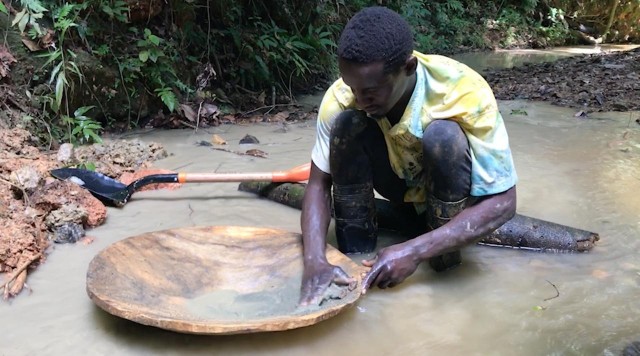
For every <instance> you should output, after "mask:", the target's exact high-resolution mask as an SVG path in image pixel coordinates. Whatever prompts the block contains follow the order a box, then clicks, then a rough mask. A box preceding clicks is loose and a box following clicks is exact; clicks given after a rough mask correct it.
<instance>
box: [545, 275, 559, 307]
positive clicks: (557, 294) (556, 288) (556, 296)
mask: <svg viewBox="0 0 640 356" xmlns="http://www.w3.org/2000/svg"><path fill="white" fill-rule="evenodd" d="M545 281H547V283H549V284H551V286H552V287H553V289H555V290H556V295H555V296H553V297H551V298H547V299H545V300H544V301H545V302H546V301H548V300H551V299H555V298H558V297H559V296H560V291H559V290H558V287H556V285H555V284H553V283H551V282H549V280H548V279H545Z"/></svg>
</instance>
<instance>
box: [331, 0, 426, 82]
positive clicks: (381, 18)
mask: <svg viewBox="0 0 640 356" xmlns="http://www.w3.org/2000/svg"><path fill="white" fill-rule="evenodd" d="M412 51H413V34H412V32H411V28H410V27H409V24H408V23H407V22H406V21H405V20H404V19H403V18H402V17H401V16H400V15H399V14H397V13H396V12H394V11H392V10H390V9H387V8H386V7H380V6H374V7H368V8H364V9H362V10H360V11H358V12H357V13H356V14H355V15H354V16H353V17H352V18H351V20H349V22H348V23H347V25H346V26H345V28H344V30H343V31H342V35H341V36H340V40H339V41H338V56H339V57H340V58H343V59H346V60H348V61H354V62H357V63H372V62H378V61H384V70H385V72H386V73H390V72H395V71H396V70H398V69H399V68H400V67H401V66H402V65H403V64H404V63H405V61H406V60H407V58H409V56H410V55H411V53H412Z"/></svg>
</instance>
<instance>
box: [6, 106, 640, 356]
mask: <svg viewBox="0 0 640 356" xmlns="http://www.w3.org/2000/svg"><path fill="white" fill-rule="evenodd" d="M500 104H501V108H502V111H503V113H504V116H505V119H506V121H507V126H508V130H509V132H510V137H511V144H512V148H513V152H514V159H515V162H516V167H517V170H518V174H519V177H520V181H519V183H518V211H519V212H520V213H522V214H525V215H529V216H533V217H537V218H541V219H545V220H550V221H554V222H558V223H561V224H565V225H570V226H574V227H579V228H582V229H586V230H592V231H596V232H599V233H600V235H601V237H602V240H601V242H600V243H599V244H598V245H597V246H596V248H595V249H594V250H593V251H592V252H590V253H585V254H541V253H533V252H523V251H514V250H508V249H498V248H490V247H482V246H472V247H469V248H467V249H466V250H464V252H463V258H464V263H463V265H462V266H461V267H460V268H458V269H456V270H453V271H451V272H448V273H444V274H435V273H434V272H432V271H431V270H430V269H429V268H428V267H427V266H424V267H420V268H419V269H418V271H417V273H416V274H415V275H413V276H412V277H411V278H410V279H408V280H407V281H406V282H405V283H404V284H402V285H401V286H398V287H396V288H394V289H391V290H384V291H383V290H378V289H375V290H372V291H371V292H370V293H368V294H367V295H366V296H365V297H363V298H361V299H360V300H359V301H358V303H357V305H356V307H354V308H351V309H349V310H347V311H345V312H343V313H341V314H339V315H338V316H336V317H334V318H332V319H329V320H327V321H324V322H321V323H319V324H317V325H314V326H311V327H307V328H302V329H297V330H292V331H286V332H277V333H266V334H251V335H237V336H218V337H215V336H214V337H212V336H194V335H182V334H177V333H172V332H168V331H163V330H160V329H155V328H151V327H145V326H142V325H138V324H135V323H132V322H129V321H126V320H122V319H119V318H117V317H113V316H111V315H109V314H107V313H105V312H103V311H102V310H101V309H99V308H97V307H95V306H94V305H93V303H92V302H91V300H89V298H88V297H87V295H86V292H85V273H86V270H87V266H88V264H89V262H90V260H91V259H92V258H93V256H94V255H95V254H96V253H97V252H98V251H100V250H101V249H103V248H105V247H106V246H108V245H109V244H111V243H113V242H115V241H118V240H120V239H123V238H125V237H128V236H131V235H137V234H140V233H143V232H148V231H153V230H160V229H167V228H174V227H183V226H194V225H246V226H258V227H275V228H283V229H287V230H290V231H296V232H298V231H300V227H299V211H297V210H294V209H291V208H288V207H285V206H281V205H279V204H276V203H273V202H269V201H266V200H259V199H256V198H255V197H254V196H252V195H251V194H247V193H242V192H238V191H237V184H235V183H215V184H214V183H211V184H191V185H185V186H184V187H183V188H181V189H179V190H175V191H156V192H140V193H136V194H135V195H134V197H133V200H132V201H131V202H129V203H128V204H127V205H126V207H124V208H122V209H110V210H109V218H108V221H107V224H106V225H104V226H102V227H100V228H98V229H95V230H93V231H90V232H89V234H90V235H92V236H95V238H96V239H95V242H94V243H93V244H91V245H88V246H83V245H76V246H73V245H56V246H54V247H55V251H52V253H51V254H50V256H49V258H48V260H47V263H46V264H44V265H43V266H41V267H40V268H39V269H38V270H37V272H36V273H34V274H33V275H32V276H30V278H29V281H28V282H29V285H30V287H31V288H32V289H33V293H32V294H31V295H21V296H20V297H18V298H17V299H15V300H13V301H12V302H11V303H10V304H9V303H6V302H3V303H0V315H1V316H2V319H1V323H0V354H2V355H76V354H91V355H143V354H144V355H147V354H154V355H155V354H159V355H192V354H194V355H195V354H206V355H209V354H277V355H283V354H284V355H297V354H308V353H313V354H314V355H316V354H317V355H340V354H352V355H363V354H371V355H382V354H392V355H407V354H408V355H417V354H420V355H441V354H446V355H600V354H605V355H616V354H619V353H620V350H621V348H622V347H623V346H624V345H625V344H627V343H628V342H631V341H634V340H640V322H639V321H638V320H639V319H640V300H639V299H638V298H637V296H638V294H639V292H640V258H639V257H638V252H639V251H640V214H639V212H640V193H638V192H639V191H640V125H638V124H636V123H635V122H634V120H635V118H637V117H639V116H640V113H632V114H629V113H626V114H613V113H612V114H606V113H603V114H593V115H592V116H591V117H590V118H588V119H584V118H576V117H574V115H573V114H574V111H573V110H570V109H562V108H558V107H552V106H549V105H546V104H539V103H530V102H519V101H513V102H501V103H500ZM514 109H518V110H524V111H526V112H527V114H528V115H526V116H523V115H511V114H510V113H511V112H512V110H514ZM314 129H315V128H314V125H313V123H302V124H293V125H289V128H288V130H287V131H286V132H283V131H282V130H281V127H280V126H267V125H257V126H247V127H243V126H224V127H222V128H216V129H210V130H208V131H204V130H199V131H198V133H197V134H195V133H194V132H193V131H192V130H184V131H169V132H167V131H157V132H151V133H148V134H142V135H141V137H142V138H143V139H148V140H154V141H159V142H162V143H163V144H164V145H165V147H166V148H167V149H168V150H169V151H170V152H172V153H173V154H174V155H173V156H171V157H169V158H167V159H165V160H163V161H160V162H158V166H159V167H162V168H168V169H174V170H182V171H188V172H204V171H219V172H243V171H246V172H248V171H268V170H275V169H286V168H290V167H293V166H295V165H297V164H300V163H303V162H307V161H308V160H309V154H310V149H311V146H312V144H313V136H314ZM212 133H217V134H219V135H221V136H223V137H224V138H225V139H226V140H227V141H228V142H230V143H233V142H238V141H239V140H240V138H242V137H243V136H244V135H245V134H247V133H250V134H252V135H254V136H256V137H258V138H259V139H260V142H261V144H260V145H259V148H260V149H261V150H263V151H266V152H268V153H269V158H268V159H261V158H254V157H248V156H236V155H233V154H230V153H225V152H220V151H214V150H211V149H209V148H206V147H196V146H194V142H196V141H198V140H207V139H208V138H209V137H210V134H212ZM229 148H231V149H240V148H238V147H237V146H235V145H233V144H232V145H231V146H230V147H229ZM550 283H553V284H554V285H555V286H557V288H558V291H559V292H560V296H559V297H557V298H555V299H551V300H548V301H545V299H546V298H550V297H553V296H554V295H555V294H556V292H555V290H554V288H553V287H552V286H551V285H550Z"/></svg>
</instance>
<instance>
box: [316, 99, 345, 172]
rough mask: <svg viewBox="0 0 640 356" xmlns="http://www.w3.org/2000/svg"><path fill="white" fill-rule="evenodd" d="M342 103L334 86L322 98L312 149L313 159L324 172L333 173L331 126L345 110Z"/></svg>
mask: <svg viewBox="0 0 640 356" xmlns="http://www.w3.org/2000/svg"><path fill="white" fill-rule="evenodd" d="M343 110H344V109H343V107H342V105H340V104H339V103H338V101H337V100H336V98H335V96H334V95H333V92H332V88H330V89H329V90H327V93H326V94H325V95H324V98H323V99H322V103H321V104H320V109H319V110H318V122H317V124H316V142H315V144H314V146H313V150H312V151H311V160H312V161H313V163H314V164H315V165H316V166H317V167H318V168H319V169H320V170H321V171H323V172H325V173H327V174H331V169H330V166H329V142H330V139H331V128H332V127H333V122H334V120H335V118H336V117H337V116H338V114H340V113H341V112H342V111H343Z"/></svg>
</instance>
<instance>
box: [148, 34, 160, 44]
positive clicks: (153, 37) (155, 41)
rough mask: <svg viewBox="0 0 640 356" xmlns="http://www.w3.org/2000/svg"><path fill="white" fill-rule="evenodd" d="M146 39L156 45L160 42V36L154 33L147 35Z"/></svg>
mask: <svg viewBox="0 0 640 356" xmlns="http://www.w3.org/2000/svg"><path fill="white" fill-rule="evenodd" d="M147 40H148V41H149V42H151V43H153V44H154V45H156V46H157V45H159V44H160V37H158V36H156V35H149V37H147Z"/></svg>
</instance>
